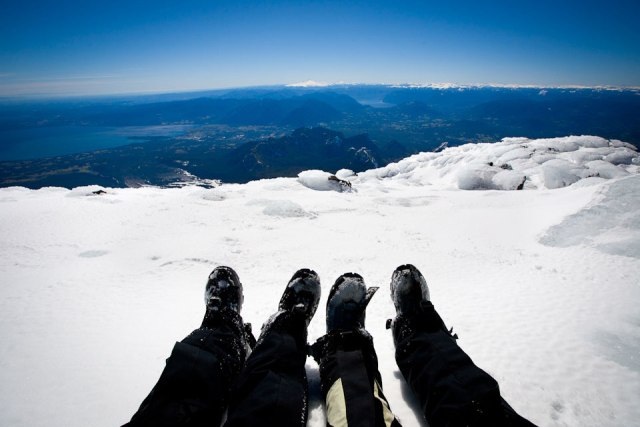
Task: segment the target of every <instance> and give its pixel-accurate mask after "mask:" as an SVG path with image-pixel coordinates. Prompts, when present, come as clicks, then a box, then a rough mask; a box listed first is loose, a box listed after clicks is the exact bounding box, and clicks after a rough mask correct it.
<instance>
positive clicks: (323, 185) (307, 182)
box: [298, 170, 351, 192]
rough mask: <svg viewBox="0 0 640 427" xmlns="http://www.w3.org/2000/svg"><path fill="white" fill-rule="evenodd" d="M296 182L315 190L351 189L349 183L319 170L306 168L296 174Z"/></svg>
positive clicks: (345, 190) (341, 190) (339, 190)
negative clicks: (306, 169)
mask: <svg viewBox="0 0 640 427" xmlns="http://www.w3.org/2000/svg"><path fill="white" fill-rule="evenodd" d="M298 182H300V184H302V185H304V186H305V187H307V188H310V189H312V190H317V191H337V192H348V191H351V184H350V183H349V182H347V181H344V180H342V179H340V178H337V177H336V176H335V175H331V174H330V173H328V172H324V171H321V170H308V171H304V172H300V173H299V174H298Z"/></svg>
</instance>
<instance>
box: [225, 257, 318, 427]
mask: <svg viewBox="0 0 640 427" xmlns="http://www.w3.org/2000/svg"><path fill="white" fill-rule="evenodd" d="M319 299H320V279H319V278H318V275H317V274H316V273H315V272H313V271H311V270H308V269H302V270H298V271H297V272H296V273H295V274H294V275H293V277H292V278H291V280H290V281H289V283H288V284H287V287H286V288H285V290H284V292H283V294H282V298H281V299H280V303H279V304H278V311H277V312H276V313H275V314H274V315H273V316H271V318H270V319H269V320H268V321H267V322H266V323H265V324H264V326H263V327H262V333H261V334H260V338H259V339H258V342H257V343H256V345H255V347H254V349H253V352H252V353H251V355H250V356H249V358H248V359H247V363H246V364H245V367H244V369H243V371H242V373H241V374H240V377H239V379H238V381H237V382H236V384H235V386H234V388H233V390H232V398H231V404H230V405H229V416H228V418H227V422H226V424H225V426H228V427H236V426H248V425H267V426H271V425H282V426H300V427H303V426H306V424H307V401H308V390H307V376H306V370H305V362H306V359H307V325H308V323H309V321H310V320H311V318H312V317H313V315H314V313H315V311H316V308H317V307H318V301H319Z"/></svg>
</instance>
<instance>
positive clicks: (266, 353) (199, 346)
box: [125, 313, 307, 427]
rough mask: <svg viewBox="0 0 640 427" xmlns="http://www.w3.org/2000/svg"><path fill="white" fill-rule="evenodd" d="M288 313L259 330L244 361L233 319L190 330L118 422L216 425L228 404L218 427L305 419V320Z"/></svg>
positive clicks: (136, 425) (303, 421)
mask: <svg viewBox="0 0 640 427" xmlns="http://www.w3.org/2000/svg"><path fill="white" fill-rule="evenodd" d="M290 314H291V313H284V315H281V316H279V317H277V318H276V319H275V320H274V321H273V322H272V324H271V325H270V327H269V328H268V330H266V331H263V334H262V336H261V337H260V339H259V340H258V343H257V344H256V346H255V348H254V349H253V352H252V353H251V355H250V356H249V357H248V359H247V360H246V364H244V361H245V350H244V348H243V346H242V342H241V340H240V339H239V336H240V334H241V333H242V332H241V331H239V330H238V329H237V328H236V329H235V330H234V327H233V325H231V324H224V325H220V327H217V328H213V329H208V328H200V329H196V330H195V331H193V332H192V333H191V334H190V335H189V336H187V337H186V338H185V339H184V340H183V341H182V342H178V343H176V344H175V346H174V348H173V351H172V353H171V356H170V357H169V359H167V364H166V367H165V369H164V371H163V372H162V374H161V376H160V379H159V380H158V383H157V384H156V386H155V387H154V388H153V390H152V391H151V393H150V394H149V396H147V398H146V399H145V400H144V401H143V402H142V404H141V405H140V408H139V409H138V412H136V414H135V415H134V416H133V417H132V419H131V421H130V422H129V423H128V424H125V426H127V427H141V426H145V427H147V426H149V427H150V426H154V427H164V426H166V427H169V426H172V427H175V426H189V427H192V426H193V427H201V426H202V427H204V426H207V427H217V426H219V425H220V424H221V422H222V419H223V416H224V413H225V410H226V409H227V407H228V416H227V420H226V422H225V426H256V425H263V426H271V425H273V426H275V425H278V426H296V427H298V426H304V425H306V418H307V378H306V371H305V367H304V365H305V360H306V357H307V355H306V353H307V351H306V348H307V346H306V325H305V323H304V318H303V317H300V318H296V316H290ZM243 364H244V368H243Z"/></svg>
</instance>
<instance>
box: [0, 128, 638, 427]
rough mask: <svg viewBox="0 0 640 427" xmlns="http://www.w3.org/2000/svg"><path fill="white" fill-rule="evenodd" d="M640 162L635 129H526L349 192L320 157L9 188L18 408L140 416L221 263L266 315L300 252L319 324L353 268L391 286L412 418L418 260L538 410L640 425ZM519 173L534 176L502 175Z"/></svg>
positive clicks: (52, 415) (313, 385)
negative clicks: (184, 177) (631, 132)
mask: <svg viewBox="0 0 640 427" xmlns="http://www.w3.org/2000/svg"><path fill="white" fill-rule="evenodd" d="M549 148H551V149H552V150H549ZM534 149H535V151H534ZM556 150H557V151H556ZM540 152H542V153H544V157H543V156H538V153H540ZM506 159H509V160H506ZM554 160H558V162H554ZM490 162H491V163H493V166H490V165H489V163H490ZM549 162H553V163H549ZM505 163H508V164H509V166H510V167H511V169H505V168H502V167H501V166H502V165H504V164H505ZM638 168H639V162H638V155H637V152H636V151H635V150H633V149H632V148H631V147H629V146H628V145H626V144H624V143H621V142H619V141H618V142H616V141H614V140H611V141H607V140H604V139H602V138H596V137H567V138H560V139H551V140H528V139H525V138H509V139H505V140H503V141H501V142H498V143H496V144H493V145H492V144H477V145H473V144H469V145H467V146H462V147H453V148H447V149H445V150H444V151H442V152H440V153H421V154H418V155H415V156H412V157H410V158H407V159H405V160H402V161H400V162H398V163H395V164H392V165H389V166H387V167H384V168H380V169H375V170H370V171H367V172H364V173H359V174H358V175H355V174H350V173H341V174H340V177H341V178H342V179H348V180H349V181H350V182H351V184H352V185H353V188H354V191H352V192H339V191H316V190H315V189H325V188H324V186H326V182H324V181H328V179H327V178H328V175H330V174H329V173H326V174H320V173H319V172H318V171H315V172H309V173H303V174H301V177H302V178H300V177H299V178H279V179H273V180H262V181H255V182H250V183H248V184H244V185H231V184H229V185H227V184H224V185H221V186H219V187H216V188H211V189H206V188H200V187H194V186H187V187H184V188H174V189H173V188H172V189H157V188H138V189H110V188H107V189H103V188H101V187H81V188H76V189H74V190H71V191H69V190H65V189H60V188H43V189H41V190H37V191H31V190H27V189H24V188H19V187H12V188H4V189H0V206H1V208H0V248H1V249H2V257H1V258H0V284H1V287H0V331H1V333H2V337H3V339H2V344H1V345H0V361H1V362H0V363H1V365H2V369H1V370H0V384H2V385H1V386H0V425H4V426H44V425H46V426H86V425H91V426H96V427H100V426H113V425H120V424H122V423H124V422H126V421H127V420H128V419H129V418H130V417H131V415H132V414H133V413H134V412H135V410H136V409H137V407H138V405H139V404H140V402H141V401H142V399H143V398H144V397H145V396H146V394H147V393H148V392H149V390H150V389H151V387H152V386H153V385H154V384H155V382H156V381H157V379H158V376H159V374H160V372H161V371H162V368H163V366H164V363H165V359H166V358H167V357H168V356H169V353H170V351H171V348H172V346H173V344H174V342H175V341H177V340H181V339H182V338H184V336H186V335H187V334H188V333H189V332H190V331H191V330H192V329H194V328H195V327H197V326H198V325H199V324H200V322H201V320H202V316H203V303H202V298H203V292H204V285H205V283H206V280H207V277H208V274H209V273H210V272H211V270H212V269H213V268H214V267H215V266H217V265H229V266H232V267H233V268H235V269H236V271H237V272H238V274H239V276H240V279H241V280H242V282H243V284H244V288H245V292H244V295H245V299H244V305H243V317H244V319H245V321H248V322H251V323H253V327H254V330H255V331H259V330H260V325H261V324H262V323H263V322H264V321H266V320H267V319H268V318H269V317H270V316H271V315H272V314H273V313H275V312H276V309H277V306H278V302H279V299H280V296H281V293H282V290H283V289H284V286H285V284H286V283H287V281H288V280H289V278H290V277H291V275H292V274H293V273H294V272H295V271H296V270H297V269H299V268H302V267H309V268H313V269H314V270H315V271H317V272H318V273H319V276H320V278H321V283H322V288H323V289H322V290H323V296H322V298H321V305H320V308H319V309H318V312H317V313H316V316H315V317H314V319H313V320H312V322H311V324H310V326H309V339H310V340H311V341H313V340H315V339H316V338H318V337H320V336H322V335H323V334H324V332H325V311H324V307H325V304H326V297H327V295H328V291H329V289H330V287H331V285H332V284H333V281H334V280H335V279H336V277H338V276H339V275H340V274H342V273H344V272H348V271H354V272H358V273H360V274H362V275H363V277H364V279H365V282H366V283H367V285H368V286H380V290H379V291H378V293H377V294H376V296H375V297H374V298H373V299H372V300H371V303H370V304H369V308H368V310H367V329H368V330H369V332H370V333H371V335H372V336H373V338H374V343H375V347H376V350H377V353H378V358H379V364H380V371H381V374H382V380H383V386H384V393H385V395H386V396H387V398H388V399H389V403H390V406H391V409H392V410H393V411H394V413H396V414H397V415H398V417H399V418H400V420H401V421H402V423H403V425H406V426H418V425H424V423H422V422H421V421H420V418H419V415H417V414H419V408H418V406H417V403H416V402H415V399H414V398H413V397H412V396H411V393H410V391H409V390H408V388H407V386H406V384H405V383H404V381H403V380H402V376H401V374H400V373H399V371H398V368H397V366H396V364H395V360H394V349H393V342H392V339H391V335H390V332H389V331H388V330H386V329H385V320H386V319H387V318H390V317H392V316H393V315H394V308H393V304H392V303H391V300H390V290H389V281H390V278H391V273H392V271H393V270H394V269H395V267H397V266H398V265H401V264H405V263H412V264H414V265H416V266H417V267H418V268H420V269H421V271H422V272H423V273H424V274H425V276H426V279H427V282H428V283H429V286H430V293H431V298H432V301H433V302H434V304H435V306H436V308H437V309H438V311H439V312H440V313H441V315H442V317H443V318H444V320H445V322H446V324H447V326H449V327H450V326H453V327H454V331H455V332H456V333H457V334H458V335H459V336H460V339H459V341H458V342H459V344H460V345H461V346H462V347H463V348H464V349H465V350H466V351H467V352H468V353H469V355H470V356H471V357H472V358H473V360H474V361H475V362H476V363H477V364H478V365H479V366H480V367H482V368H483V369H485V370H486V371H488V372H489V373H490V374H491V375H493V376H494V377H495V378H496V379H497V380H498V382H499V383H500V387H501V390H502V393H503V396H504V397H505V399H506V400H507V401H508V402H509V403H510V404H511V405H512V406H513V407H514V408H515V409H516V410H517V411H518V412H519V413H521V414H522V415H524V416H526V417H527V418H529V419H531V420H532V421H533V422H535V423H536V424H538V425H541V426H628V425H635V424H637V420H638V419H640V407H639V406H638V405H637V397H638V396H640V359H638V354H640V315H639V312H638V308H637V307H638V301H640V287H639V286H638V277H640V262H639V258H640V214H639V212H640V175H639V173H638V172H639V171H638ZM549 170H550V171H549ZM465 174H466V176H465ZM519 176H526V177H527V180H526V183H525V185H524V190H523V191H497V189H512V187H513V185H514V183H516V182H517V181H518V177H519ZM576 178H577V181H575V183H573V184H572V185H568V184H569V181H572V180H574V179H576ZM467 182H468V183H469V184H467V185H464V184H465V183H467ZM461 183H462V184H463V185H462V186H461V187H462V188H491V189H490V190H484V191H461V190H460V184H461ZM562 185H567V186H564V187H563V186H562ZM320 187H323V188H320ZM556 187H558V188H556ZM98 190H103V191H105V193H104V194H96V192H98ZM307 371H308V376H309V380H310V393H311V395H310V413H309V425H310V426H314V427H315V426H321V425H324V422H325V419H324V410H323V406H322V405H323V404H322V401H321V397H320V388H319V373H318V367H317V365H316V364H315V362H314V361H313V360H312V359H311V358H309V359H308V361H307Z"/></svg>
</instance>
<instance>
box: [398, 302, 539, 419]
mask: <svg viewBox="0 0 640 427" xmlns="http://www.w3.org/2000/svg"><path fill="white" fill-rule="evenodd" d="M393 333H394V341H395V343H396V362H397V363H398V367H399V368H400V371H401V372H402V374H403V376H404V377H405V379H406V380H407V382H408V383H409V385H410V387H411V389H412V390H413V392H414V393H415V394H416V396H417V397H418V399H419V401H420V403H421V405H422V410H423V413H424V416H425V418H426V420H427V421H428V422H429V425H430V426H431V427H439V426H532V425H533V424H531V423H530V422H529V421H527V420H526V419H524V418H523V417H521V416H520V415H518V414H517V413H516V412H515V411H514V410H513V409H512V408H511V407H510V406H509V405H508V404H507V403H506V402H505V401H504V400H503V399H502V397H501V396H500V389H499V386H498V383H497V382H496V380H495V379H494V378H493V377H491V376H490V375H489V374H488V373H486V372H485V371H483V370H482V369H480V368H479V367H478V366H476V365H475V364H474V363H473V361H472V360H471V358H470V357H469V356H468V355H467V354H466V353H465V352H464V351H463V350H462V349H461V348H460V347H459V346H458V344H457V343H456V340H455V338H454V337H452V336H451V334H450V333H449V332H448V331H447V330H446V327H445V326H444V323H443V322H442V319H441V318H440V316H439V315H438V313H437V312H436V311H435V308H434V307H433V305H432V304H431V303H430V302H423V303H422V307H421V311H420V312H419V313H418V314H416V315H414V316H413V317H412V318H402V317H398V318H397V319H396V320H395V322H394V324H393Z"/></svg>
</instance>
